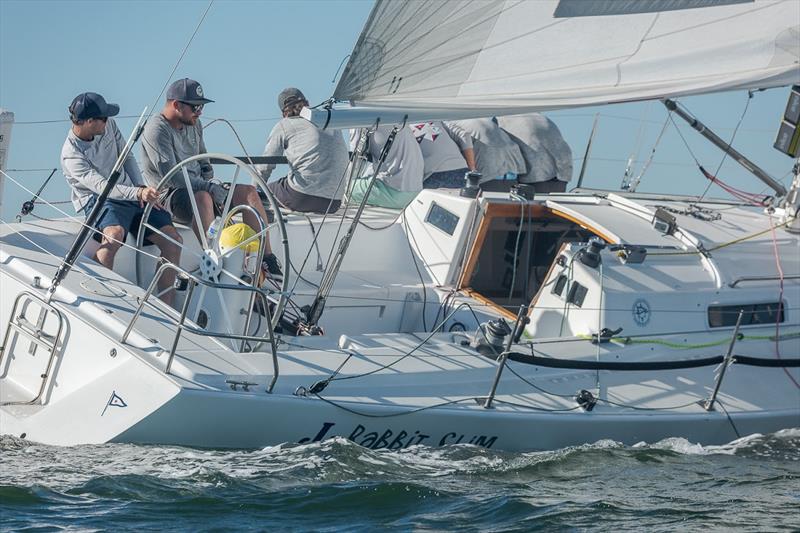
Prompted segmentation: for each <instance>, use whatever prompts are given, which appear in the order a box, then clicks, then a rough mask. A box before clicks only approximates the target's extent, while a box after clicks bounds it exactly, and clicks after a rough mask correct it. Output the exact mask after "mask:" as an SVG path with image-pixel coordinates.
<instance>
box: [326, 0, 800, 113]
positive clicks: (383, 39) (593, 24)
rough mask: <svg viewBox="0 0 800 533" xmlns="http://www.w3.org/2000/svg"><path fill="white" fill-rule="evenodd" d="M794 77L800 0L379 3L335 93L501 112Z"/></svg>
mask: <svg viewBox="0 0 800 533" xmlns="http://www.w3.org/2000/svg"><path fill="white" fill-rule="evenodd" d="M798 82H800V0H591V1H585V0H527V1H526V0H499V1H486V0H435V1H426V0H377V2H376V4H375V6H374V8H373V10H372V13H371V14H370V17H369V19H368V21H367V24H366V26H365V27H364V30H363V31H362V33H361V36H360V37H359V39H358V42H357V44H356V47H355V49H354V50H353V53H352V54H351V57H350V59H349V61H348V64H347V66H346V68H345V70H344V72H343V74H342V78H341V80H340V81H339V84H338V86H337V87H336V91H335V93H334V98H335V99H337V100H340V101H350V102H351V103H353V104H356V105H359V106H379V107H391V108H402V109H406V110H420V109H426V108H427V109H439V110H442V109H450V110H465V109H471V110H474V109H485V110H491V111H492V112H494V113H498V112H499V111H501V110H509V111H511V110H513V111H516V112H525V111H534V110H548V109H559V108H566V107H575V106H584V105H597V104H606V103H615V102H627V101H636V100H646V99H655V98H664V97H677V96H685V95H691V94H701V93H709V92H718V91H725V90H734V89H756V88H768V87H776V86H782V85H789V84H792V83H798ZM413 114H414V113H412V115H413Z"/></svg>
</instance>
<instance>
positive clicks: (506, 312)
mask: <svg viewBox="0 0 800 533" xmlns="http://www.w3.org/2000/svg"><path fill="white" fill-rule="evenodd" d="M463 292H464V294H466V295H467V296H469V297H470V298H474V299H476V300H478V301H479V302H481V303H482V304H484V305H486V306H487V307H491V308H492V309H494V310H495V311H497V312H499V313H500V314H502V315H503V316H504V317H506V318H508V319H510V320H511V321H516V320H517V314H516V313H514V312H513V311H509V310H508V309H506V308H505V307H503V306H502V305H497V304H496V303H494V302H493V301H491V300H490V299H488V298H487V297H486V296H484V295H482V294H481V293H479V292H477V291H474V290H472V289H471V288H469V287H467V288H465V289H463Z"/></svg>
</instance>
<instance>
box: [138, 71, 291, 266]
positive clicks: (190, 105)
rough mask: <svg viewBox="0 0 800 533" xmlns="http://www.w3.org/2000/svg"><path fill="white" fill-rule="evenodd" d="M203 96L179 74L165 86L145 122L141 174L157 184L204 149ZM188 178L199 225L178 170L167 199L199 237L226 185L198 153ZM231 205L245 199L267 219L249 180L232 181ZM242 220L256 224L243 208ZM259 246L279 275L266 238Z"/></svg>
mask: <svg viewBox="0 0 800 533" xmlns="http://www.w3.org/2000/svg"><path fill="white" fill-rule="evenodd" d="M213 101H214V100H210V99H208V98H206V97H205V95H204V93H203V87H202V86H201V85H200V84H199V83H198V82H196V81H195V80H192V79H189V78H183V79H180V80H177V81H175V82H173V83H172V85H170V86H169V88H168V89H167V101H166V103H165V104H164V108H163V109H162V110H161V113H160V114H158V115H153V116H152V117H150V119H149V120H148V121H147V124H146V125H145V127H144V134H143V136H142V137H143V141H142V159H143V160H144V169H143V172H144V177H145V178H146V179H147V181H148V182H149V183H150V184H151V185H153V186H156V185H158V183H159V182H160V181H161V179H162V178H163V177H164V176H166V175H167V173H168V172H169V171H170V170H171V169H172V168H173V167H174V166H175V165H176V164H178V163H179V162H181V161H183V160H184V159H186V158H189V157H192V156H195V155H199V154H204V153H206V152H207V150H206V145H205V143H204V142H203V126H202V124H201V123H200V115H201V114H202V112H203V106H204V105H205V104H207V103H210V102H213ZM185 168H186V171H187V174H188V175H189V182H190V183H191V186H192V190H193V191H194V200H195V203H196V204H197V211H198V215H199V216H200V226H198V224H197V221H194V224H192V221H193V219H194V214H193V211H192V205H191V199H190V198H189V191H188V190H187V188H186V182H185V180H184V178H183V175H182V174H181V173H178V174H176V175H175V176H173V177H172V179H171V183H170V184H169V186H170V187H171V188H172V189H173V190H172V191H171V193H170V195H169V197H168V199H167V200H166V202H167V204H168V206H169V209H170V211H171V212H172V215H173V218H174V219H175V221H176V222H180V223H181V224H186V225H189V224H192V229H193V230H194V232H195V234H196V235H197V238H198V241H199V240H200V232H203V233H206V232H207V231H208V228H209V226H211V224H212V223H213V221H214V217H215V213H214V204H217V205H222V204H224V203H225V198H226V196H227V194H228V190H227V189H225V187H223V186H222V185H221V184H220V183H218V182H216V181H211V179H212V178H213V177H214V169H213V167H212V166H211V163H210V161H208V160H207V159H202V160H199V161H195V162H193V163H191V164H189V165H186V167H185ZM232 194H233V198H232V199H231V206H237V205H243V204H246V205H250V206H251V207H253V208H254V209H255V210H256V211H257V212H258V214H259V215H260V216H261V219H262V221H263V222H264V223H265V224H266V223H267V220H268V218H267V213H266V211H265V210H264V206H263V204H262V203H261V199H260V198H259V196H258V192H257V191H256V188H255V187H253V186H252V185H236V187H234V189H233V191H232ZM242 216H243V217H244V222H245V223H246V224H247V225H249V226H250V227H251V228H253V229H254V230H256V231H257V230H258V228H259V224H258V221H257V220H256V217H255V215H253V214H252V213H251V212H249V211H245V212H244V213H243V214H242ZM266 242H267V249H266V250H265V252H264V263H265V267H266V268H267V270H268V271H269V273H270V274H272V275H273V276H280V275H281V274H282V273H281V270H280V265H279V262H278V258H277V257H275V255H274V254H273V253H272V250H271V249H270V245H269V239H267V241H266Z"/></svg>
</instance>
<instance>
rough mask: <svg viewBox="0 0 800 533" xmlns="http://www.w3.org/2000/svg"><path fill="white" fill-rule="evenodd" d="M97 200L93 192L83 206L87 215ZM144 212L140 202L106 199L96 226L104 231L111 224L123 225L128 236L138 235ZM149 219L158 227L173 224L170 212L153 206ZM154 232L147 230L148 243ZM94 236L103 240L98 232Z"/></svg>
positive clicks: (99, 240) (98, 239) (152, 224)
mask: <svg viewBox="0 0 800 533" xmlns="http://www.w3.org/2000/svg"><path fill="white" fill-rule="evenodd" d="M96 201H97V195H94V194H93V195H92V197H91V198H89V201H88V202H86V206H85V207H84V208H83V212H84V213H85V214H86V216H89V213H90V212H91V211H92V208H93V207H94V204H95V202H96ZM143 214H144V207H139V202H133V201H130V200H106V203H105V205H103V210H102V212H101V213H100V216H99V217H98V219H97V222H95V225H94V227H95V228H97V229H99V230H100V231H103V230H104V229H106V228H108V227H110V226H122V228H123V229H124V230H125V236H126V237H127V235H128V232H130V233H132V234H133V236H134V237H136V236H137V234H138V233H139V224H141V222H142V215H143ZM147 221H148V222H149V223H150V225H151V226H153V227H154V228H157V229H161V228H163V227H164V226H171V225H172V217H170V216H169V213H167V212H166V211H164V210H163V209H156V208H153V209H152V210H151V211H150V216H149V217H148V218H147ZM152 234H153V232H152V231H151V230H149V229H148V230H147V231H146V232H145V234H144V236H145V242H146V243H147V244H152V243H150V241H149V239H148V237H150V235H152ZM93 238H94V240H96V241H98V242H101V240H102V238H101V236H100V235H98V234H97V233H95V234H94V237H93ZM123 240H124V239H123Z"/></svg>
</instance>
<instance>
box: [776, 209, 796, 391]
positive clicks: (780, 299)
mask: <svg viewBox="0 0 800 533" xmlns="http://www.w3.org/2000/svg"><path fill="white" fill-rule="evenodd" d="M769 229H770V230H771V232H772V252H773V253H774V254H775V266H776V267H778V278H779V279H780V287H781V289H780V293H779V294H778V316H777V318H776V319H775V357H777V358H778V359H780V358H781V350H780V333H781V315H782V314H783V268H782V267H781V258H780V255H779V254H778V237H777V235H775V226H774V225H773V224H772V217H771V216H770V217H769ZM783 371H784V372H786V375H787V376H789V379H790V380H792V383H794V386H795V387H797V388H798V389H800V383H797V380H796V379H794V376H792V374H791V373H790V372H789V369H788V368H786V367H783Z"/></svg>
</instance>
